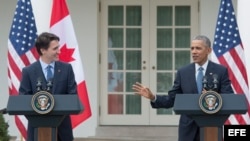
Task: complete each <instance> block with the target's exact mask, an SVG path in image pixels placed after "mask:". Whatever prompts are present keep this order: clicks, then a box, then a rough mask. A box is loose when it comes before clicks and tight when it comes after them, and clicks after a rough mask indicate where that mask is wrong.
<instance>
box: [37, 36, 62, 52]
mask: <svg viewBox="0 0 250 141" xmlns="http://www.w3.org/2000/svg"><path fill="white" fill-rule="evenodd" d="M54 40H57V41H60V38H59V37H58V36H57V35H55V34H53V33H49V32H43V33H41V34H40V35H39V36H38V37H37V39H36V42H35V46H36V50H37V52H38V54H39V55H40V56H41V55H42V52H41V49H42V48H43V49H45V50H47V49H48V48H49V44H50V42H51V41H54Z"/></svg>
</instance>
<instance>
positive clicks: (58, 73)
mask: <svg viewBox="0 0 250 141" xmlns="http://www.w3.org/2000/svg"><path fill="white" fill-rule="evenodd" d="M59 40H60V39H59V37H58V36H57V35H55V34H52V33H48V32H44V33H42V34H40V35H39V36H38V38H37V40H36V43H35V46H36V49H37V52H38V54H39V55H40V58H39V60H38V61H36V62H34V63H33V64H31V65H29V66H27V67H24V68H23V70H22V79H21V83H20V88H19V94H21V95H33V94H35V93H36V92H37V81H41V83H42V86H41V88H43V89H45V88H46V87H47V86H46V84H47V83H48V81H52V84H53V85H52V88H51V93H52V94H77V85H76V81H75V75H74V72H73V68H72V66H71V65H70V64H68V63H64V62H61V61H59V54H60V49H59V47H60V44H59ZM48 65H50V66H51V67H50V68H49V69H51V70H50V73H51V74H50V75H51V76H50V77H51V78H47V73H48V72H47V69H48V68H47V67H48ZM57 139H58V141H73V131H72V125H71V119H70V116H69V115H66V116H65V118H64V119H63V121H62V122H61V123H60V125H59V127H58V128H57ZM27 140H28V141H34V127H32V126H31V125H30V124H28V139H27Z"/></svg>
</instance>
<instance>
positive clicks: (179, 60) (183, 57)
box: [175, 51, 190, 69]
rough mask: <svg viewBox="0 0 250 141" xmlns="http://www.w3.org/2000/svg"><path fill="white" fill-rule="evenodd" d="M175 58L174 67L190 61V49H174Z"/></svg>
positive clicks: (176, 67) (177, 67)
mask: <svg viewBox="0 0 250 141" xmlns="http://www.w3.org/2000/svg"><path fill="white" fill-rule="evenodd" d="M175 60H176V61H175V69H179V68H180V67H182V66H184V65H186V64H188V63H190V51H176V52H175Z"/></svg>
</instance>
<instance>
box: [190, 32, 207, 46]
mask: <svg viewBox="0 0 250 141" xmlns="http://www.w3.org/2000/svg"><path fill="white" fill-rule="evenodd" d="M193 40H202V41H203V42H204V43H205V45H206V46H207V47H211V41H210V39H209V38H208V37H207V36H204V35H198V36H196V37H194V39H193Z"/></svg>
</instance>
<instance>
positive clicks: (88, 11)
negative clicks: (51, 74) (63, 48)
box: [0, 0, 250, 137]
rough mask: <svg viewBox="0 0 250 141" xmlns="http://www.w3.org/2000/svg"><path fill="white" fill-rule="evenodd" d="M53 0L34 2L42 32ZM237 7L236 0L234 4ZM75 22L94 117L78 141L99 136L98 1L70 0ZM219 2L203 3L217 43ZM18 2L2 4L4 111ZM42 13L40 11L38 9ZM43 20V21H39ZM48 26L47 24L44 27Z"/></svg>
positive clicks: (244, 19) (242, 22) (244, 10)
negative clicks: (9, 48)
mask: <svg viewBox="0 0 250 141" xmlns="http://www.w3.org/2000/svg"><path fill="white" fill-rule="evenodd" d="M51 1H52V0H40V1H37V0H32V2H33V9H34V14H35V17H36V22H37V29H38V32H39V33H40V32H42V31H47V30H48V28H49V22H44V21H48V20H49V18H50V12H51V4H52V3H51ZM233 2H234V4H235V3H236V0H233ZM67 3H68V8H69V11H70V15H71V17H72V22H73V25H74V28H75V33H76V37H77V40H78V45H79V50H80V54H81V58H82V62H83V67H84V73H85V79H86V83H87V88H88V93H89V99H90V104H91V108H92V117H91V118H89V119H88V120H87V121H85V122H83V123H82V124H81V125H79V126H78V127H77V128H76V129H74V135H75V137H88V136H94V135H95V129H96V127H97V126H98V105H99V104H98V100H99V91H98V89H99V81H98V78H99V70H98V69H99V68H98V66H99V64H98V53H99V50H98V32H99V30H98V0H67ZM219 3H220V1H219V0H200V27H199V29H200V34H204V35H207V36H208V37H209V38H210V39H211V41H213V36H214V31H215V23H216V20H217V15H218V8H219ZM249 5H250V1H249V0H240V1H238V5H237V9H239V11H238V13H237V16H238V18H237V19H238V25H239V29H240V34H241V37H242V41H243V45H244V47H245V53H246V65H247V69H248V70H249V66H250V64H249V63H250V55H248V54H249V53H250V39H249V38H250V26H249V25H250V19H249V16H248V15H247V14H248V13H250V9H249ZM15 6H16V0H2V1H1V2H0V78H1V85H0V108H4V107H6V105H7V101H8V81H7V80H8V79H7V59H6V58H7V40H8V36H9V30H10V26H11V23H12V19H13V14H14V10H15ZM38 7H39V9H42V10H39V11H37V9H38ZM37 19H39V20H37ZM44 23H47V24H44ZM248 76H249V75H248ZM5 118H6V121H7V122H8V123H9V125H10V127H9V133H10V135H11V136H20V133H19V132H18V129H17V128H16V125H15V123H14V118H13V116H9V115H5Z"/></svg>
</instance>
